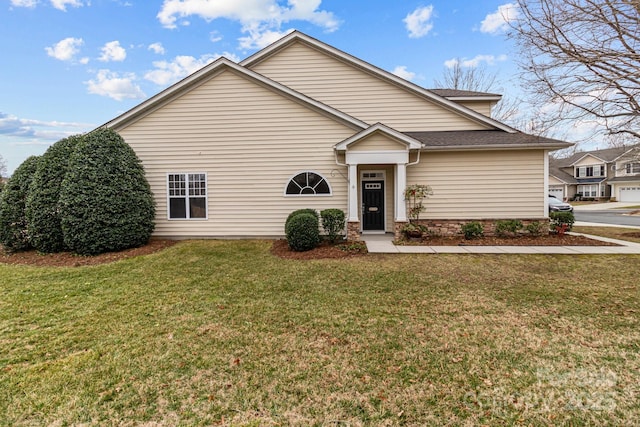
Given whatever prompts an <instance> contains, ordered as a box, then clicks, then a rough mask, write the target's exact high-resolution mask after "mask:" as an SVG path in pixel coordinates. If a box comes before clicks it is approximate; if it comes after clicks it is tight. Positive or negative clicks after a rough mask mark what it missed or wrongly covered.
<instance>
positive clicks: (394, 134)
mask: <svg viewBox="0 0 640 427" xmlns="http://www.w3.org/2000/svg"><path fill="white" fill-rule="evenodd" d="M376 132H380V133H383V134H384V135H386V136H388V137H390V138H393V139H395V140H397V141H399V142H401V143H403V144H406V146H407V150H419V149H421V148H422V147H423V146H424V144H422V143H421V142H420V141H418V140H416V139H415V138H412V137H410V136H408V135H405V134H404V133H402V132H398V131H397V130H395V129H393V128H390V127H388V126H386V125H384V124H382V123H376V124H374V125H371V126H370V127H369V128H367V129H364V130H362V131H361V132H358V133H356V134H355V135H353V136H351V137H349V138H347V139H345V140H344V141H341V142H339V143H337V144H336V145H334V149H335V150H336V151H346V150H347V148H348V147H349V145H351V144H353V143H355V142H357V141H359V140H361V139H363V138H366V137H368V136H369V135H372V134H374V133H376Z"/></svg>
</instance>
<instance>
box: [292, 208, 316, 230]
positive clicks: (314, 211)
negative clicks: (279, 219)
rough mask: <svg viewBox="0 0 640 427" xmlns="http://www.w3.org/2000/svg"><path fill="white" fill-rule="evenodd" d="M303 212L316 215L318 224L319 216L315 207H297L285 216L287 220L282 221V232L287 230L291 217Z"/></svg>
mask: <svg viewBox="0 0 640 427" xmlns="http://www.w3.org/2000/svg"><path fill="white" fill-rule="evenodd" d="M303 213H307V214H311V215H313V216H315V217H316V220H317V221H318V224H320V216H319V215H318V211H317V210H315V209H311V208H305V209H297V210H295V211H293V212H291V213H290V214H289V216H288V217H287V220H286V221H285V222H284V232H285V233H286V232H287V227H288V225H289V222H290V221H291V218H293V217H294V216H296V215H299V214H303Z"/></svg>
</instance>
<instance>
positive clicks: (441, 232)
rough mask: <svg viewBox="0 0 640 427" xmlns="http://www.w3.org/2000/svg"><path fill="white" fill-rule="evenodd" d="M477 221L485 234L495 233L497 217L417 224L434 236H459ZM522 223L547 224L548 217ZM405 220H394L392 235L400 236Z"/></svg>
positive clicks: (524, 220)
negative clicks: (465, 228) (470, 224)
mask: <svg viewBox="0 0 640 427" xmlns="http://www.w3.org/2000/svg"><path fill="white" fill-rule="evenodd" d="M519 219H520V218H519ZM474 221H475V222H479V223H481V224H482V226H483V227H484V234H485V236H493V235H494V234H495V229H496V222H497V221H500V220H499V219H421V220H419V221H417V223H418V224H421V225H424V226H425V227H427V228H428V229H429V232H430V233H433V234H434V235H436V236H459V235H460V229H461V227H462V226H463V225H464V224H466V223H469V222H474ZM520 221H522V225H523V226H524V227H526V226H527V225H529V224H531V223H532V222H540V223H542V224H546V226H547V228H548V226H549V218H532V219H520ZM405 224H406V222H396V223H395V227H394V228H395V229H394V236H395V238H396V239H401V238H402V231H400V229H401V228H402V226H403V225H405Z"/></svg>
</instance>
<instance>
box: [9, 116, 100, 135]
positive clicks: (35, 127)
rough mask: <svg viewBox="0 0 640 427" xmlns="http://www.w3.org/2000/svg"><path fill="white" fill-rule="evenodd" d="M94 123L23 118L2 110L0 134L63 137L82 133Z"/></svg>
mask: <svg viewBox="0 0 640 427" xmlns="http://www.w3.org/2000/svg"><path fill="white" fill-rule="evenodd" d="M91 127H93V125H91V124H86V123H70V122H57V121H51V122H47V121H42V120H33V119H21V118H19V117H17V116H14V115H12V114H6V113H3V112H0V135H6V136H12V137H19V138H42V139H47V140H52V139H54V140H55V139H61V138H64V137H66V136H69V135H72V134H74V133H80V132H82V131H84V130H86V129H87V128H91Z"/></svg>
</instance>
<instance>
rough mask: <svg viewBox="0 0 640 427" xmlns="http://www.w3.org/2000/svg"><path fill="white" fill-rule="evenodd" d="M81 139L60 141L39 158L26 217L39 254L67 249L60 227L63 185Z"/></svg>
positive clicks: (32, 241)
mask: <svg viewBox="0 0 640 427" xmlns="http://www.w3.org/2000/svg"><path fill="white" fill-rule="evenodd" d="M81 140H82V136H81V135H75V136H71V137H69V138H65V139H61V140H60V141H58V142H56V143H55V144H53V145H52V146H51V147H49V149H48V150H47V151H46V153H44V154H43V155H42V156H41V157H40V161H39V162H38V168H37V169H36V173H35V174H34V176H33V181H32V182H31V187H30V189H29V197H28V198H27V204H26V214H27V220H28V226H27V228H28V231H29V238H30V239H31V244H32V245H33V247H34V248H36V249H37V250H38V251H40V252H62V251H64V250H67V249H68V248H67V247H66V246H65V244H64V236H63V234H62V226H61V225H60V210H59V209H58V200H59V198H60V185H61V184H62V180H63V179H64V177H65V175H66V173H67V170H68V165H69V159H70V158H71V156H72V154H73V152H74V151H75V148H76V146H77V144H78V143H79V142H80V141H81Z"/></svg>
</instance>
